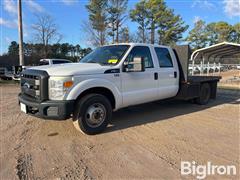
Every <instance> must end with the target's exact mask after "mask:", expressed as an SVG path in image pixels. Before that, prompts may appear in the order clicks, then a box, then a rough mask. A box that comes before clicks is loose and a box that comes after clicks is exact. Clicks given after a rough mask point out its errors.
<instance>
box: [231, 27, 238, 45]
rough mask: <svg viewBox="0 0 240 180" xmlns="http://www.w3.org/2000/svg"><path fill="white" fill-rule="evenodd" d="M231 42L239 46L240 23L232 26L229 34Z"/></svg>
mask: <svg viewBox="0 0 240 180" xmlns="http://www.w3.org/2000/svg"><path fill="white" fill-rule="evenodd" d="M231 42H234V43H238V44H240V23H237V24H235V25H234V26H233V31H232V33H231Z"/></svg>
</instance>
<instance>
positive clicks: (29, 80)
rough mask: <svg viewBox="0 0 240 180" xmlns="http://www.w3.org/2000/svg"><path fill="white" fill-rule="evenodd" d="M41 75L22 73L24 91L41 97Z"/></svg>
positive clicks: (36, 97)
mask: <svg viewBox="0 0 240 180" xmlns="http://www.w3.org/2000/svg"><path fill="white" fill-rule="evenodd" d="M40 85H41V82H40V77H39V76H36V75H31V74H22V76H21V90H22V93H23V94H25V95H28V96H31V97H32V98H35V99H40Z"/></svg>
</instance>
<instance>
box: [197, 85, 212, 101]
mask: <svg viewBox="0 0 240 180" xmlns="http://www.w3.org/2000/svg"><path fill="white" fill-rule="evenodd" d="M210 96H211V87H210V85H209V83H204V84H202V85H201V89H200V95H199V97H198V98H196V103H197V104H200V105H205V104H207V103H208V102H209V100H210Z"/></svg>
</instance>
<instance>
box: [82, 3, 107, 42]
mask: <svg viewBox="0 0 240 180" xmlns="http://www.w3.org/2000/svg"><path fill="white" fill-rule="evenodd" d="M86 8H87V10H88V12H89V20H90V25H91V26H90V28H91V29H88V30H87V31H91V32H92V33H91V35H92V36H95V37H94V38H95V40H98V41H97V42H96V43H97V44H96V45H104V44H105V42H106V28H107V15H106V10H107V0H90V1H89V4H88V5H86ZM94 30H95V31H96V33H95V32H94Z"/></svg>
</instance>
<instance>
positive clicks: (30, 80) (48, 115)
mask: <svg viewBox="0 0 240 180" xmlns="http://www.w3.org/2000/svg"><path fill="white" fill-rule="evenodd" d="M219 79H220V77H213V76H212V77H210V76H208V77H206V76H192V77H190V76H189V77H187V78H186V77H184V73H183V70H182V68H181V62H180V60H179V59H178V56H177V53H176V51H175V50H174V49H172V48H170V47H166V46H158V45H150V44H138V43H127V44H116V45H108V46H103V47H99V48H97V49H95V50H94V51H93V52H91V53H90V54H88V55H87V56H85V57H84V58H83V59H82V60H81V61H80V62H79V63H68V64H60V65H55V66H39V67H34V68H30V69H27V70H25V71H24V72H23V73H22V75H21V93H20V94H19V103H20V106H21V110H22V111H23V112H25V113H27V114H30V115H34V116H38V117H41V118H44V119H58V120H64V119H68V118H69V117H72V118H73V124H74V125H75V127H76V128H77V129H78V130H80V131H82V132H84V133H86V134H96V133H100V132H102V131H103V130H104V129H105V128H106V127H107V125H108V123H109V121H110V120H111V117H112V112H113V111H116V110H118V109H120V108H124V107H127V106H132V105H137V104H141V103H147V102H151V101H156V100H162V99H168V98H178V99H184V100H191V99H193V100H195V101H196V102H197V103H199V104H206V103H207V102H208V101H209V99H211V98H212V99H214V98H215V97H216V86H217V82H218V81H219Z"/></svg>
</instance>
